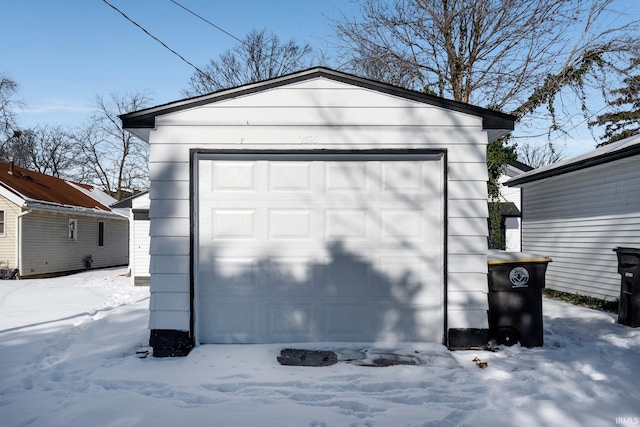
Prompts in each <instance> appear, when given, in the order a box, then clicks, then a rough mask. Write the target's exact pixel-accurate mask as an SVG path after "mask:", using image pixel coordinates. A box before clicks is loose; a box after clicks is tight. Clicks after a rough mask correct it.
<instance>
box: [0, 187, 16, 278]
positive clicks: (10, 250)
mask: <svg viewBox="0 0 640 427" xmlns="http://www.w3.org/2000/svg"><path fill="white" fill-rule="evenodd" d="M0 210H2V211H4V234H3V235H2V236H1V237H0V267H2V268H16V240H17V229H16V221H17V217H18V214H19V213H20V208H19V207H18V206H17V205H16V204H15V203H12V202H10V201H9V200H7V199H5V198H4V197H1V196H0Z"/></svg>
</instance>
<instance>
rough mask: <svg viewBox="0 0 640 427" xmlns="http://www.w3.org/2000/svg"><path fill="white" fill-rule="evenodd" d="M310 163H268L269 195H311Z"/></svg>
mask: <svg viewBox="0 0 640 427" xmlns="http://www.w3.org/2000/svg"><path fill="white" fill-rule="evenodd" d="M311 166H312V163H311V162H300V161H297V162H279V163H277V162H276V163H268V177H267V182H268V191H269V192H270V193H311V191H312V187H311V185H312V180H311V177H312V174H311Z"/></svg>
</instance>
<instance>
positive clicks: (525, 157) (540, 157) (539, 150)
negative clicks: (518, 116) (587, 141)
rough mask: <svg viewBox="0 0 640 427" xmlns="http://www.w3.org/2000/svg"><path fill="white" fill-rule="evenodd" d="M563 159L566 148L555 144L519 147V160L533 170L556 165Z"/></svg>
mask: <svg viewBox="0 0 640 427" xmlns="http://www.w3.org/2000/svg"><path fill="white" fill-rule="evenodd" d="M563 157H564V146H562V147H558V146H557V145H556V144H554V143H553V142H547V143H546V144H542V145H533V144H523V145H518V159H520V160H521V161H522V163H524V164H526V165H529V166H531V167H532V168H539V167H542V166H547V165H550V164H552V163H556V162H557V161H559V160H561V159H562V158H563Z"/></svg>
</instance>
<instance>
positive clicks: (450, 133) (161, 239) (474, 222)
mask: <svg viewBox="0 0 640 427" xmlns="http://www.w3.org/2000/svg"><path fill="white" fill-rule="evenodd" d="M398 118H402V120H398ZM156 124H157V127H156V129H155V130H153V131H151V135H150V141H149V142H150V144H151V154H150V172H151V189H150V193H149V196H150V200H151V206H150V218H151V230H150V236H151V244H150V245H151V246H150V253H151V302H150V310H151V315H150V320H149V326H150V329H152V330H181V331H189V330H190V320H191V318H190V305H191V295H190V268H191V265H190V262H191V259H190V237H191V236H190V227H191V224H190V199H189V195H190V192H191V188H190V158H189V156H190V154H189V153H190V150H215V149H238V148H246V149H278V150H287V149H291V150H304V149H350V150H357V149H381V148H388V149H411V148H413V149H438V150H446V151H447V159H448V165H447V167H448V172H447V176H448V182H447V188H448V195H449V197H448V200H447V212H448V221H447V222H448V226H447V227H448V236H447V239H446V240H447V247H448V266H447V270H448V276H447V281H448V291H449V292H448V295H447V300H448V307H449V310H448V313H449V314H448V327H449V328H486V327H487V313H486V310H487V296H486V289H487V263H486V249H487V246H486V244H487V240H486V239H487V216H488V213H487V190H486V181H487V170H486V144H487V135H486V133H485V132H484V131H483V130H482V123H481V119H480V118H477V117H472V116H467V115H464V114H461V113H454V112H450V111H445V110H442V109H438V108H434V107H430V106H425V105H423V104H419V103H415V102H410V101H408V100H406V99H399V98H396V97H393V96H389V95H384V94H379V93H375V92H373V91H369V90H364V89H361V88H357V87H353V86H349V85H346V84H339V83H336V82H331V81H324V80H321V79H320V80H312V81H308V82H303V83H299V84H295V85H290V86H285V87H281V88H278V89H274V90H267V91H265V92H261V93H257V94H252V95H251V96H247V97H240V98H238V99H232V100H226V101H224V102H221V103H219V104H213V105H211V106H203V107H200V108H197V109H193V110H188V111H181V112H180V113H176V114H170V115H167V116H165V117H158V119H157V121H156Z"/></svg>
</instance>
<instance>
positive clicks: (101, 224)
mask: <svg viewBox="0 0 640 427" xmlns="http://www.w3.org/2000/svg"><path fill="white" fill-rule="evenodd" d="M103 246H104V221H98V247H100V248H101V247H103Z"/></svg>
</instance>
